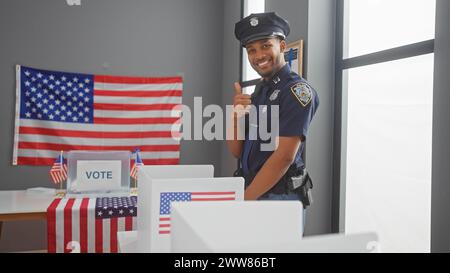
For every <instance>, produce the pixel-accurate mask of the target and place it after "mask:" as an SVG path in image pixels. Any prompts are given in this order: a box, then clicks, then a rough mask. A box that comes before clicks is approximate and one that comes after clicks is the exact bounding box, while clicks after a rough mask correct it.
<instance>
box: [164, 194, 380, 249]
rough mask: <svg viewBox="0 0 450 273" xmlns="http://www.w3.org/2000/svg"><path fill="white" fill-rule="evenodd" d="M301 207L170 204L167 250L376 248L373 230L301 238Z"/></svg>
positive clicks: (247, 203)
mask: <svg viewBox="0 0 450 273" xmlns="http://www.w3.org/2000/svg"><path fill="white" fill-rule="evenodd" d="M302 210H303V207H302V205H301V203H300V202H296V201H245V202H233V203H229V204H225V203H222V202H212V203H207V204H206V203H205V204H198V203H179V202H178V203H174V204H173V205H172V216H171V217H172V235H171V251H172V252H174V253H311V252H312V253H343V252H350V253H369V252H379V251H380V244H379V241H378V236H377V235H376V234H375V233H371V232H367V233H358V234H331V235H321V236H311V237H306V238H302V233H303V232H302V229H301V228H302V227H303V223H302V221H303V217H300V216H301V212H302ZM205 215H207V217H205ZM296 216H297V217H296Z"/></svg>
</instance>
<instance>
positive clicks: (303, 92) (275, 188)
mask: <svg viewBox="0 0 450 273" xmlns="http://www.w3.org/2000/svg"><path fill="white" fill-rule="evenodd" d="M289 32H290V27H289V23H288V22H287V21H286V20H284V19H283V18H281V17H279V16H278V15H277V14H276V13H274V12H269V13H259V14H251V15H249V16H247V17H245V18H243V19H242V20H241V21H239V22H238V23H236V25H235V35H236V38H237V39H238V40H239V41H240V42H241V44H242V46H243V47H244V48H245V49H246V51H247V53H248V60H249V62H250V64H251V66H252V67H253V69H254V70H255V71H256V72H258V74H259V75H260V76H261V77H262V78H261V80H260V82H259V83H258V84H257V85H256V87H255V92H254V93H253V94H252V95H246V94H243V93H242V89H241V86H240V85H239V83H235V84H234V88H235V96H234V101H233V105H234V109H235V111H233V118H232V119H233V126H234V129H236V127H237V124H238V123H239V121H241V120H242V119H247V122H246V132H245V140H238V138H237V133H236V131H235V133H234V135H233V139H232V140H228V141H227V144H228V148H229V150H230V151H231V153H232V154H233V156H235V157H236V158H238V159H239V160H240V162H241V164H242V166H241V167H242V169H241V171H242V175H243V176H244V178H245V179H246V189H245V200H263V199H270V200H299V195H298V194H297V193H295V192H293V191H291V190H290V189H289V187H288V185H287V181H288V179H289V178H290V177H291V176H294V175H298V174H299V173H301V172H302V171H303V169H304V166H305V163H304V162H303V159H302V153H303V150H304V145H305V141H306V136H307V133H308V128H309V125H310V122H311V120H312V118H313V116H314V114H315V112H316V110H317V108H318V105H319V98H318V96H317V93H316V91H315V90H314V89H313V88H312V87H311V86H310V85H309V84H308V82H306V80H305V79H303V78H302V77H301V76H299V75H298V74H296V73H295V72H292V71H291V69H290V67H289V65H288V64H287V63H286V60H285V58H284V51H285V49H286V41H285V39H286V37H287V36H288V34H289ZM251 105H254V106H256V107H259V106H264V105H267V106H268V107H269V108H267V111H266V112H268V114H267V115H268V116H270V111H269V109H270V106H271V105H278V106H279V131H278V133H279V134H278V137H277V142H278V146H277V148H276V149H275V150H272V151H264V149H261V147H262V144H265V143H267V141H265V140H263V139H261V138H260V136H259V135H258V137H257V138H256V139H254V140H252V139H251V138H250V134H249V127H252V124H251V123H250V124H249V121H248V116H249V115H248V107H249V106H251ZM239 109H241V110H239ZM242 109H244V111H242ZM263 112H264V110H263ZM258 113H259V112H258ZM259 122H260V121H259V119H258V121H257V124H256V125H254V127H258V126H260V124H259ZM269 127H270V125H269ZM229 129H230V128H229Z"/></svg>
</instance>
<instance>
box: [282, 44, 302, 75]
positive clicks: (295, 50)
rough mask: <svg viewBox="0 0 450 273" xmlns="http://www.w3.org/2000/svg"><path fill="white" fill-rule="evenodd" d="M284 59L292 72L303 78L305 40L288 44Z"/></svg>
mask: <svg viewBox="0 0 450 273" xmlns="http://www.w3.org/2000/svg"><path fill="white" fill-rule="evenodd" d="M284 59H285V60H286V62H287V63H288V64H289V66H290V67H291V69H292V71H294V72H296V73H297V74H299V75H300V76H303V40H297V41H294V42H291V43H289V44H287V47H286V50H285V51H284Z"/></svg>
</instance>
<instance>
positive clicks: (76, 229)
mask: <svg viewBox="0 0 450 273" xmlns="http://www.w3.org/2000/svg"><path fill="white" fill-rule="evenodd" d="M136 205H137V197H136V196H131V197H102V198H63V199H60V198H58V199H55V200H54V201H53V202H52V203H51V204H50V206H49V207H48V208H47V235H48V237H47V240H48V252H50V253H52V252H70V251H71V250H70V248H67V247H66V246H67V245H68V244H69V243H70V242H72V241H74V242H78V243H79V245H80V251H81V252H82V253H86V252H89V253H109V252H111V253H115V252H117V250H118V249H117V232H118V231H130V230H135V229H136V226H137V223H136V215H137V206H136Z"/></svg>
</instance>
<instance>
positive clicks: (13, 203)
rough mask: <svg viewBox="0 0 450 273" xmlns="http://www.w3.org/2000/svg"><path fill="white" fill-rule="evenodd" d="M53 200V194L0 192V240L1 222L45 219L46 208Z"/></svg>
mask: <svg viewBox="0 0 450 273" xmlns="http://www.w3.org/2000/svg"><path fill="white" fill-rule="evenodd" d="M54 198H55V195H54V193H53V194H50V193H42V192H30V191H26V190H23V191H0V238H1V232H2V224H3V222H7V221H21V220H45V219H47V207H48V206H49V205H50V203H51V202H52V201H53V199H54Z"/></svg>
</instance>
